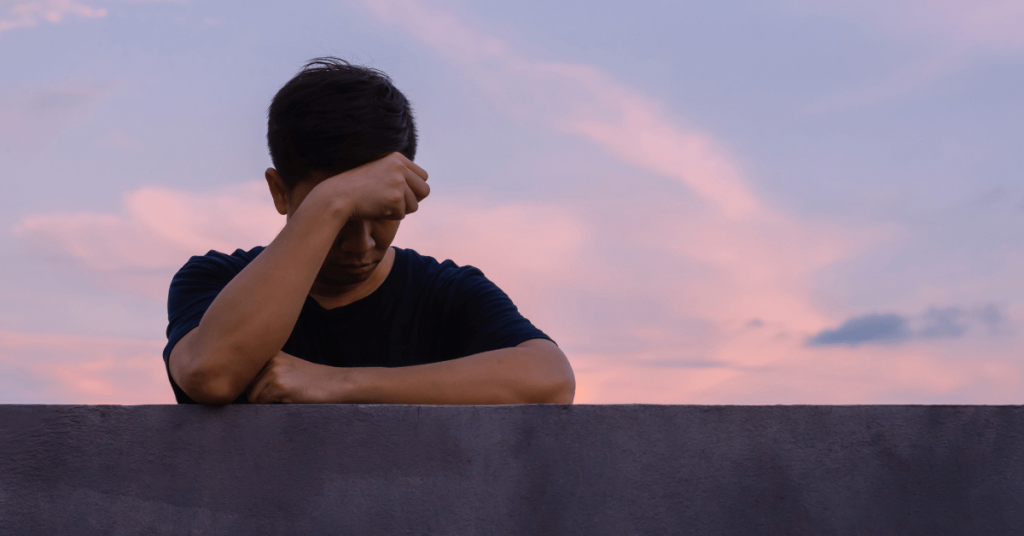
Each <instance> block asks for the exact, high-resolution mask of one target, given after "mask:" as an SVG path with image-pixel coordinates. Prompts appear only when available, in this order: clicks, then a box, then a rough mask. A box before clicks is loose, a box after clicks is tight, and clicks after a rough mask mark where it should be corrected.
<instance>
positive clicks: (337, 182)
mask: <svg viewBox="0 0 1024 536" xmlns="http://www.w3.org/2000/svg"><path fill="white" fill-rule="evenodd" d="M426 176H427V175H426V172H425V171H423V169H422V168H420V167H419V166H417V165H416V164H414V163H412V162H411V161H409V160H408V159H406V158H405V157H404V156H402V155H400V154H398V153H393V154H391V155H389V156H387V157H385V158H382V159H380V160H377V161H375V162H371V163H369V164H366V165H364V166H361V167H359V168H356V169H353V170H351V171H348V172H345V173H342V174H340V175H337V176H335V177H331V178H329V179H326V180H324V181H323V182H321V183H320V184H318V185H317V186H316V187H314V188H313V189H312V191H310V192H309V194H308V195H307V196H306V198H305V199H304V200H303V201H302V203H301V205H300V206H299V208H298V209H297V210H296V211H295V213H294V214H293V215H291V217H290V218H289V219H288V222H287V224H285V226H284V228H283V229H282V230H281V232H280V233H279V234H278V235H277V237H276V238H275V239H274V241H273V242H271V243H270V245H269V246H267V247H266V249H264V250H263V252H262V253H260V255H259V256H258V257H256V259H255V260H253V261H252V262H251V263H250V264H249V265H248V266H246V268H245V269H244V270H242V271H241V272H240V273H239V274H238V275H236V276H235V277H234V279H232V280H231V282H230V283H229V284H228V285H227V286H225V287H224V289H223V290H222V291H221V292H220V294H218V295H217V298H216V299H215V300H214V301H213V303H212V304H211V305H210V308H209V309H208V310H207V311H206V313H205V314H204V315H203V319H202V321H201V322H200V324H199V327H197V328H196V329H194V330H192V331H191V332H189V333H188V334H187V335H185V336H184V337H183V338H182V339H181V340H180V341H179V342H178V344H176V345H175V347H174V349H173V350H172V351H171V355H170V358H169V367H170V373H171V376H172V377H173V378H174V381H175V382H176V383H177V384H178V385H179V386H180V387H181V388H182V390H183V391H185V393H186V394H187V395H189V397H191V398H192V399H193V400H195V401H197V402H200V403H207V404H227V403H230V402H232V401H234V400H235V399H236V398H237V397H238V396H239V395H241V394H242V392H243V391H245V389H246V387H248V386H249V384H250V383H251V382H252V381H253V379H254V378H255V377H256V376H257V375H258V374H259V373H260V371H261V370H262V369H263V368H264V366H265V365H266V364H267V363H268V362H269V361H270V360H271V358H273V357H274V356H275V355H276V354H277V353H278V352H279V351H280V349H281V347H282V346H284V343H285V342H286V341H287V340H288V336H289V335H290V334H291V331H292V329H293V328H294V326H295V322H296V320H297V319H298V317H299V313H300V311H301V310H302V305H303V303H304V302H305V300H306V296H307V295H308V294H309V290H310V288H311V286H312V285H313V281H314V280H315V279H316V275H317V273H318V272H319V270H320V267H321V265H322V264H323V262H324V259H325V258H326V256H327V253H328V251H329V250H330V248H331V245H332V244H333V243H334V241H335V239H336V238H337V236H338V233H339V232H340V230H341V228H342V227H343V226H344V225H345V223H346V222H347V221H348V220H349V219H375V218H390V219H401V218H403V217H405V215H406V214H407V213H411V212H414V211H416V209H417V207H418V205H417V203H418V201H419V200H422V199H423V198H424V197H426V195H427V194H428V193H429V187H427V184H426V182H424V181H425V179H426ZM278 210H279V211H280V210H282V209H281V206H280V205H279V206H278Z"/></svg>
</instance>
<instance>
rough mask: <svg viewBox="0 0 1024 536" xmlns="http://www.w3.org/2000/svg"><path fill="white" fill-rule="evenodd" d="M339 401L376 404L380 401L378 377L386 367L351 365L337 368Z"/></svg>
mask: <svg viewBox="0 0 1024 536" xmlns="http://www.w3.org/2000/svg"><path fill="white" fill-rule="evenodd" d="M338 370H339V371H340V372H341V373H340V374H339V381H338V382H337V385H338V387H339V389H340V396H339V397H338V398H339V401H340V402H344V403H351V404H377V403H380V401H381V396H380V392H379V391H380V387H379V386H380V384H381V382H380V378H381V373H382V372H385V371H386V370H387V369H385V368H382V367H351V368H341V369H338Z"/></svg>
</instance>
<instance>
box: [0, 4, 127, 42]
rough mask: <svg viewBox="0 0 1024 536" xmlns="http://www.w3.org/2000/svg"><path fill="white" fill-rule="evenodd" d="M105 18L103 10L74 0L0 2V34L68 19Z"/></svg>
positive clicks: (105, 13)
mask: <svg viewBox="0 0 1024 536" xmlns="http://www.w3.org/2000/svg"><path fill="white" fill-rule="evenodd" d="M105 16H107V10H106V9H104V8H95V7H90V6H87V5H85V4H83V3H81V2H76V1H75V0H29V1H24V0H3V1H0V34H2V33H4V32H6V31H9V30H14V29H16V28H34V27H36V26H38V25H39V23H41V22H49V23H51V24H57V23H60V22H63V21H64V19H66V18H68V17H83V18H87V19H95V18H100V17H105Z"/></svg>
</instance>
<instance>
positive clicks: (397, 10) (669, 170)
mask: <svg viewBox="0 0 1024 536" xmlns="http://www.w3.org/2000/svg"><path fill="white" fill-rule="evenodd" d="M362 4H363V5H364V6H365V7H366V8H367V9H368V10H370V11H371V12H372V13H374V14H375V15H376V16H377V17H379V18H380V19H382V20H384V21H386V22H388V23H391V24H395V25H398V26H401V27H402V28H403V30H405V31H407V32H409V33H410V34H411V35H413V36H415V37H416V38H418V39H420V40H422V41H423V42H425V43H427V44H429V45H431V46H432V47H434V48H435V49H436V50H437V51H438V52H440V53H441V54H443V55H445V56H447V57H450V58H453V59H455V60H457V61H459V62H461V63H464V64H466V65H468V66H470V69H468V72H469V73H470V74H471V75H472V76H474V77H475V79H476V80H477V82H478V83H479V84H480V87H481V88H483V89H485V90H486V91H487V92H488V93H489V94H490V95H491V97H492V98H494V99H495V100H496V101H497V102H499V103H500V104H501V105H502V106H503V107H505V108H506V110H507V111H508V112H509V113H510V114H512V115H515V116H517V117H525V118H530V119H533V120H535V121H538V122H541V123H544V124H547V125H549V126H551V127H553V128H556V129H558V130H562V131H567V132H571V133H575V134H579V135H582V136H584V137H586V138H589V139H591V140H592V141H594V142H596V143H598V144H600V145H602V146H603V147H605V148H607V149H608V150H609V151H611V152H612V154H615V155H617V156H619V157H620V158H622V159H623V160H625V161H627V162H629V163H631V164H633V165H636V166H638V167H641V168H643V169H647V170H650V171H652V172H655V173H658V174H662V175H665V176H668V177H673V178H675V179H678V180H680V181H681V182H683V183H684V184H686V185H687V186H688V187H690V188H691V189H692V190H693V191H694V192H696V193H697V194H698V195H701V196H702V197H704V198H705V199H708V200H709V201H711V202H712V203H713V204H714V205H715V206H716V207H717V208H718V209H720V210H722V211H723V212H725V213H726V214H727V215H729V216H730V217H734V218H740V217H744V216H747V215H750V214H751V213H752V212H755V211H757V210H758V208H759V204H758V202H757V200H756V199H755V197H754V195H753V194H752V193H751V192H750V191H749V188H748V187H747V185H746V184H745V183H744V181H743V180H742V177H741V171H740V170H739V166H738V165H737V164H736V162H735V160H734V159H733V158H732V157H731V156H730V155H729V153H728V151H727V149H725V148H724V147H723V146H722V145H721V144H720V143H718V142H717V141H716V140H714V139H713V138H712V137H710V136H708V135H707V134H704V133H702V132H700V131H699V130H697V129H694V128H681V127H680V126H679V125H678V124H677V123H674V122H672V121H670V120H667V119H666V116H667V115H668V112H667V110H665V109H664V108H663V107H662V106H660V105H658V104H657V103H655V102H654V101H652V100H651V99H648V98H646V97H645V96H643V95H642V94H639V93H637V92H636V91H633V90H632V89H630V88H629V87H627V86H625V85H622V84H620V83H618V82H616V81H615V80H613V79H612V78H611V77H609V76H607V75H606V74H605V73H603V72H601V71H600V70H599V69H596V68H594V67H592V66H590V65H581V64H565V63H550V62H542V61H534V60H529V59H526V58H523V57H521V56H519V55H517V54H515V52H514V51H513V50H512V47H511V46H509V45H508V44H507V43H505V42H503V41H501V40H499V39H496V38H494V37H492V36H490V35H487V34H484V33H482V32H479V31H477V30H475V29H473V28H471V27H468V26H466V25H465V24H463V23H462V22H461V21H460V20H458V19H457V18H455V17H454V16H452V15H450V14H448V13H445V12H443V11H441V10H438V9H434V8H431V7H429V6H428V5H427V4H425V3H423V2H416V1H411V0H386V1H378V0H366V1H364V2H362Z"/></svg>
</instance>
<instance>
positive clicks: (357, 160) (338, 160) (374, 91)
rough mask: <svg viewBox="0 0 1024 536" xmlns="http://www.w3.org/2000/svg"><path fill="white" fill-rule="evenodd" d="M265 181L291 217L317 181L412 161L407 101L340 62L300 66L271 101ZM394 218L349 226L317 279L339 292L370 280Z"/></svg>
mask: <svg viewBox="0 0 1024 536" xmlns="http://www.w3.org/2000/svg"><path fill="white" fill-rule="evenodd" d="M268 116H269V117H268V121H267V123H268V124H267V145H269V147H270V157H271V159H272V160H273V162H274V168H271V169H268V170H267V182H268V183H269V185H270V190H271V193H272V195H273V196H274V203H275V205H276V206H277V209H278V211H280V212H281V213H282V214H287V215H288V216H289V217H290V216H291V215H292V214H293V213H294V212H295V210H296V209H297V208H298V207H299V205H300V204H301V203H302V201H303V199H305V197H306V195H307V194H309V192H310V191H311V190H312V189H313V187H314V186H316V185H317V184H318V183H320V182H321V181H323V180H325V179H327V178H329V177H333V176H335V175H338V174H340V173H344V172H346V171H349V170H351V169H355V168H357V167H359V166H362V165H363V164H367V163H370V162H373V161H374V160H378V159H380V158H382V157H384V156H386V155H388V154H391V153H394V152H399V153H402V154H403V155H405V157H406V158H408V159H409V160H412V159H413V158H414V157H415V156H416V123H415V121H414V120H413V116H412V109H411V107H410V105H409V101H408V99H406V98H405V95H403V94H402V92H401V91H399V90H398V89H397V88H395V86H394V85H393V84H392V83H391V79H389V78H388V76H387V75H386V74H384V73H382V72H380V71H378V70H376V69H370V68H368V67H362V66H359V65H352V64H350V63H348V62H346V61H344V60H340V59H338V58H332V57H327V58H317V59H314V60H312V61H310V62H309V63H307V64H306V65H305V67H303V69H302V70H301V71H300V72H299V74H297V75H296V76H295V77H294V78H292V79H291V80H290V81H289V82H288V83H287V84H285V85H284V87H282V88H281V90H280V91H278V92H277V95H275V96H274V100H273V101H271V103H270V110H269V112H268ZM398 225H399V222H398V221H395V220H367V221H360V220H353V221H349V222H348V223H347V224H346V225H345V226H344V227H343V228H342V229H341V232H340V233H339V234H338V238H337V239H336V241H335V243H334V246H333V247H332V248H331V251H330V252H329V253H328V255H327V258H326V259H325V260H324V264H323V266H322V267H321V270H320V274H319V275H318V276H317V281H318V283H319V284H320V285H322V286H327V287H338V286H339V285H341V286H344V285H350V284H355V283H359V282H360V281H365V280H366V279H369V278H370V277H371V275H372V274H373V273H374V270H376V267H377V265H378V264H380V262H381V261H382V260H383V259H384V257H385V255H386V254H387V252H388V249H389V248H390V246H391V242H392V240H394V238H395V234H396V233H397V232H398Z"/></svg>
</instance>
